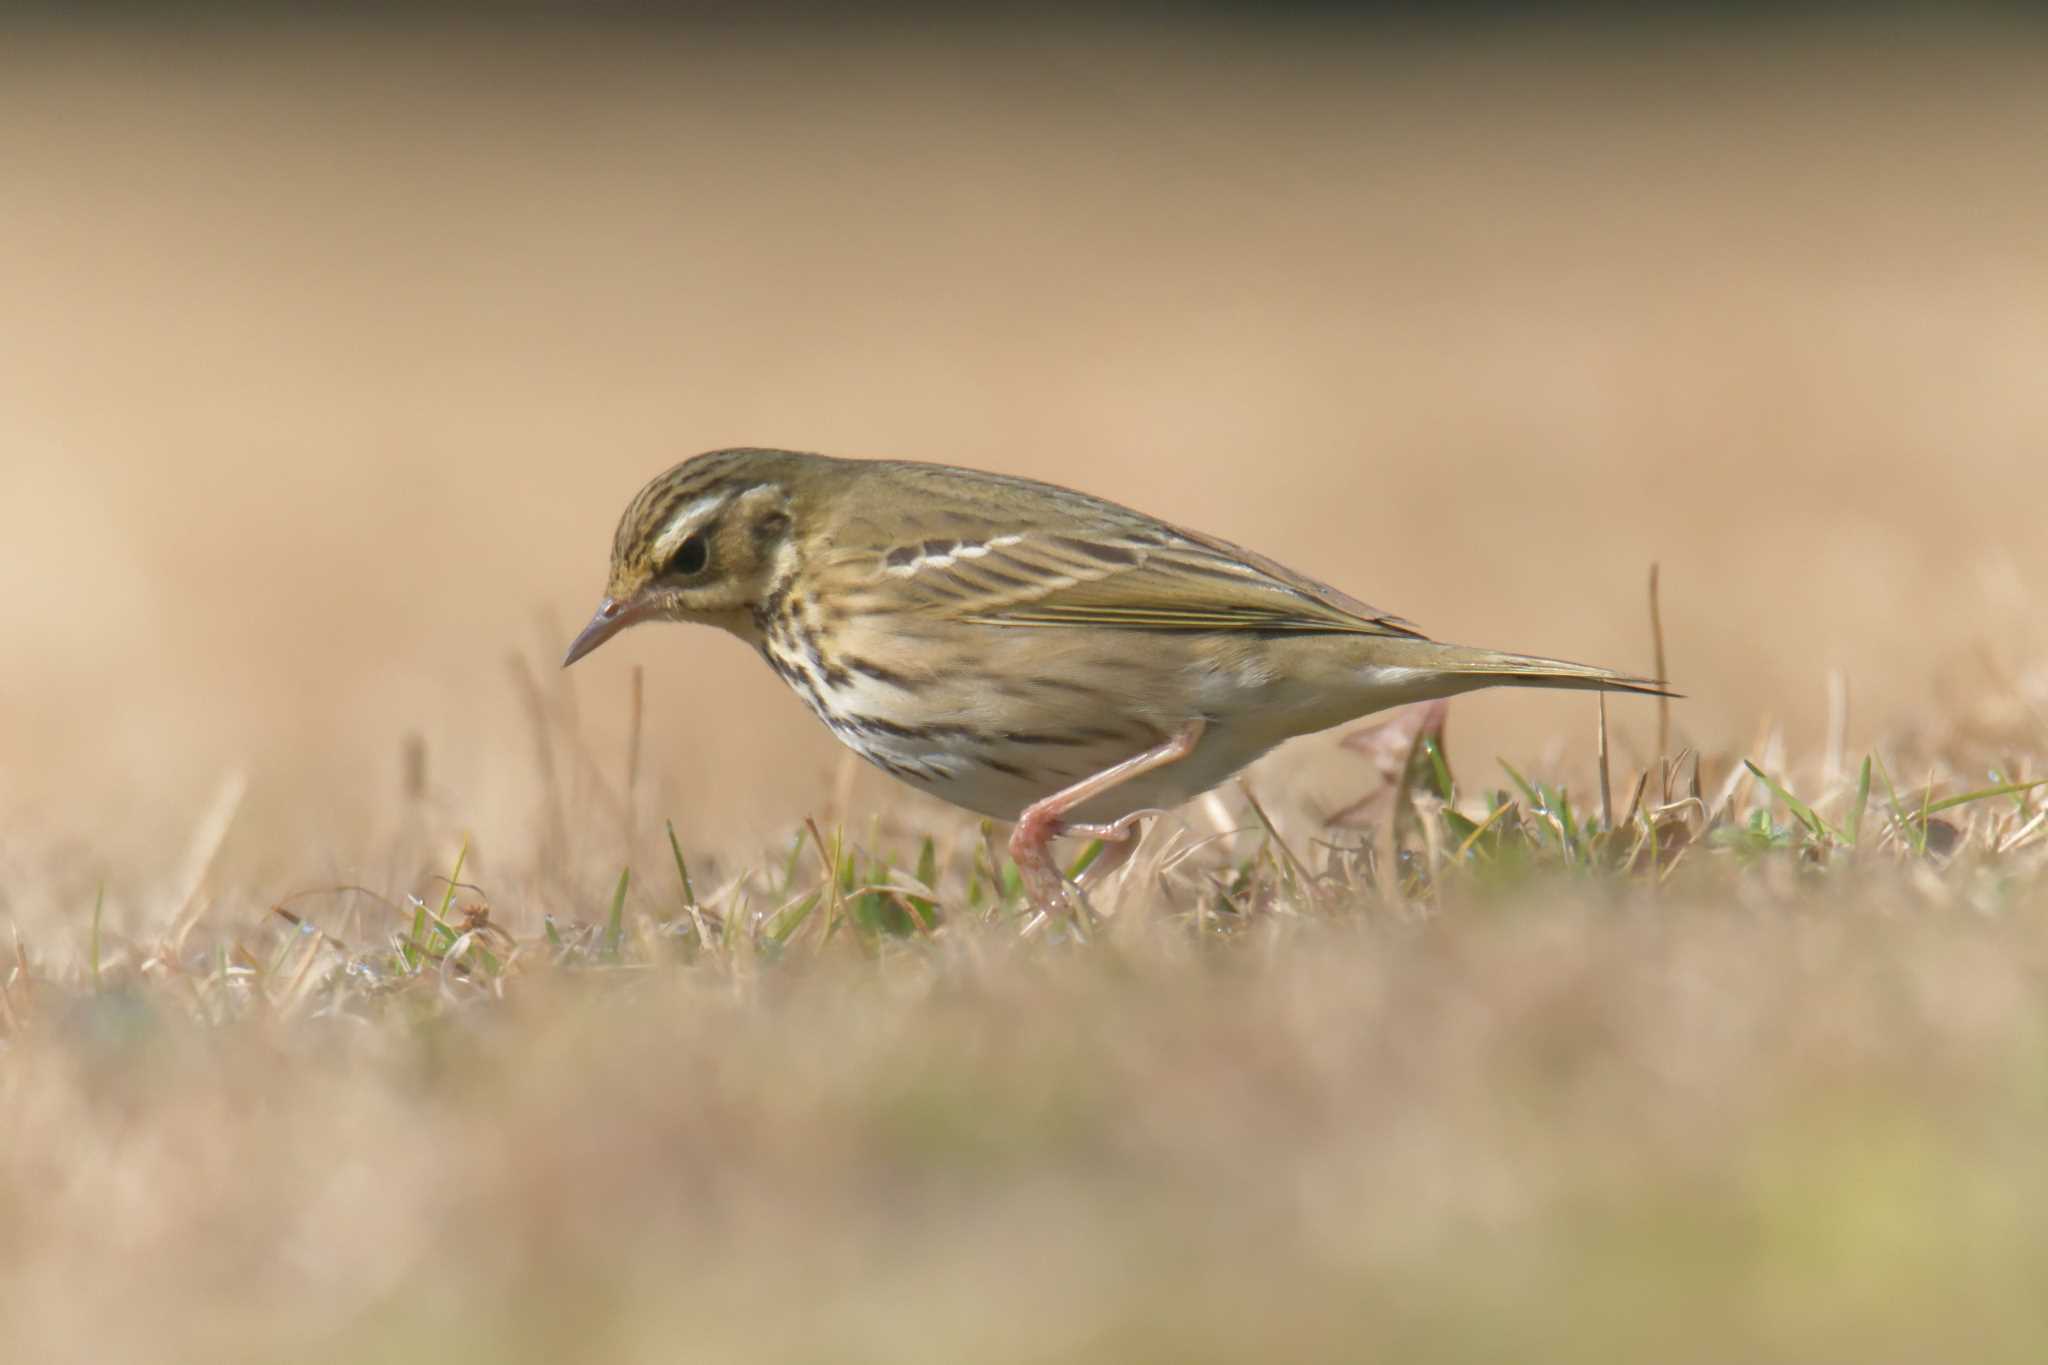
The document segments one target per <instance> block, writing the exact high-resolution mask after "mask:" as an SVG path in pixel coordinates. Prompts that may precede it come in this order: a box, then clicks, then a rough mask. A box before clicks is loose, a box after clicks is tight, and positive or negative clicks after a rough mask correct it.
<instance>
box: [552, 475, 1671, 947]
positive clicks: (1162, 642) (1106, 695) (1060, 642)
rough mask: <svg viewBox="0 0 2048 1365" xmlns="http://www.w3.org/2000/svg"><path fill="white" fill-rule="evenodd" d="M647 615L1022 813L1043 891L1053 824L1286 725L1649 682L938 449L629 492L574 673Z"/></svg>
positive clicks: (1034, 874) (1217, 778)
mask: <svg viewBox="0 0 2048 1365" xmlns="http://www.w3.org/2000/svg"><path fill="white" fill-rule="evenodd" d="M641 621H698V622H703V623H705V624H708V625H714V626H720V627H722V628H724V629H726V630H729V631H731V632H732V633H733V634H735V635H737V636H739V637H740V638H741V639H743V640H745V641H747V642H748V643H749V644H751V645H753V646H754V647H755V648H756V649H758V650H759V651H760V652H761V655H762V657H763V658H765V659H766V660H767V661H768V666H769V667H770V668H772V669H774V670H775V672H776V673H777V674H779V675H780V676H781V678H782V680H783V681H784V682H786V683H788V684H789V685H790V686H791V687H793V688H795V689H796V691H797V693H798V694H799V695H800V696H802V697H803V699H804V700H805V702H807V703H808V704H809V705H810V708H811V709H812V710H813V711H815V712H817V714H818V717H819V719H821V720H823V721H824V722H825V724H826V725H828V726H830V727H831V729H832V732H833V733H834V734H835V735H837V736H839V738H840V739H841V740H842V741H843V742H844V743H846V744H847V745H848V746H849V747H850V748H852V749H853V750H854V751H855V752H856V753H858V754H860V756H861V757H863V758H865V759H867V760H868V761H869V762H871V763H873V764H874V765H876V766H877V767H879V768H881V769H882V770H883V771H885V772H888V773H890V774H892V775H893V776H895V777H899V778H901V779H902V780H903V781H905V782H908V783H910V784H911V785H912V786H915V787H919V788H922V789H923V790H925V791H928V792H931V793H933V794H934V795H937V796H941V797H943V798H945V799H946V800H948V801H951V802H953V803H954V804H955V805H959V806H964V807H966V808H967V809H969V810H973V811H979V812H981V813H982V814H984V815H991V816H994V817H996V818H998V819H1001V820H1014V821H1015V822H1016V829H1015V832H1014V833H1013V834H1012V835H1011V837H1010V852H1011V855H1012V856H1013V857H1014V858H1015V859H1016V860H1017V866H1018V869H1019V871H1020V872H1021V873H1022V874H1023V876H1024V879H1025V884H1026V887H1027V888H1028V890H1029V891H1030V894H1031V897H1032V899H1033V901H1034V902H1035V903H1036V904H1038V905H1039V906H1040V907H1042V908H1052V907H1054V906H1056V905H1057V904H1058V903H1059V902H1060V900H1061V898H1062V894H1063V884H1062V879H1061V877H1060V873H1059V870H1058V868H1057V866H1056V865H1055V864H1054V862H1053V860H1052V856H1051V850H1050V845H1051V841H1052V840H1053V838H1054V837H1055V836H1057V835H1060V834H1069V833H1072V834H1088V835H1093V836H1096V837H1098V838H1102V839H1105V840H1109V841H1112V842H1110V843H1109V844H1108V845H1107V847H1106V848H1105V852H1104V856H1103V857H1101V858H1098V860H1097V864H1096V866H1097V869H1099V870H1103V871H1106V870H1107V869H1108V868H1109V867H1111V866H1113V865H1114V864H1115V863H1117V862H1121V861H1122V859H1123V857H1125V856H1128V852H1129V849H1130V848H1131V846H1132V845H1133V844H1134V843H1135V840H1134V839H1132V838H1131V837H1130V836H1131V833H1132V827H1133V823H1134V821H1135V820H1136V819H1137V818H1138V817H1139V816H1140V815H1143V814H1146V813H1149V812H1151V811H1154V810H1158V809H1162V808H1166V807H1171V806H1175V805H1178V804H1180V803H1181V802H1182V801H1185V800H1187V799H1188V798H1189V797H1192V796H1195V795H1197V794H1198V793H1200V792H1204V791H1207V790H1208V789H1209V788H1210V787H1213V786H1215V785H1216V784H1217V783H1218V782H1221V781H1223V780H1224V779H1225V778H1227V777H1229V776H1230V775H1231V774H1232V773H1234V772H1236V771H1238V770H1239V769H1240V768H1242V767H1244V766H1245V765H1246V764H1247V763H1250V762H1251V761H1252V760H1253V759H1255V758H1257V757H1258V756H1259V755H1261V754H1263V753H1265V752H1266V751H1267V750H1268V749H1270V748H1272V747H1273V746H1274V745H1276V744H1278V743H1280V741H1282V740H1284V739H1289V738H1292V737H1293V736H1296V735H1305V734H1309V733H1311V732H1312V731H1316V730H1322V729H1326V728H1328V727H1330V726H1332V725H1337V724H1341V723H1342V722H1344V721H1348V720H1353V719H1356V718H1357V717H1359V716H1363V715H1366V714H1368V713H1369V712H1373V711H1378V710H1381V709H1383V708H1385V707H1389V706H1397V705H1400V704H1402V703H1404V702H1414V701H1424V700H1428V699H1430V698H1434V697H1443V696H1449V695H1451V694H1453V693H1458V692H1469V691H1472V690H1474V689H1476V688H1481V687H1494V686H1499V685H1510V686H1519V687H1560V688H1581V689H1594V690H1605V691H1615V692H1640V693H1648V694H1652V695H1655V694H1658V693H1659V692H1661V691H1662V687H1661V684H1660V683H1658V682H1656V681H1653V680H1651V679H1647V678H1638V677H1631V676H1628V675H1626V674H1622V673H1617V672H1615V671H1613V670H1612V669H1606V668H1594V667H1591V666H1589V665H1585V664H1573V663H1564V662H1562V661H1560V660H1557V659H1541V658H1531V657H1528V656H1526V655H1520V654H1503V653H1500V652H1498V651H1495V650H1490V649H1472V648H1468V647H1466V646H1463V645H1447V644H1439V643H1437V642H1436V641H1433V640H1430V639H1427V638H1426V637H1424V636H1423V635H1422V634H1421V633H1419V632H1418V631H1417V630H1416V629H1415V628H1414V627H1413V626H1411V625H1409V624H1408V623H1407V622H1406V621H1403V620H1401V619H1399V618H1398V617H1394V616H1389V615H1387V614H1386V613H1385V612H1382V611H1379V610H1377V609H1376V608H1373V607H1369V606H1367V605H1365V603H1363V602H1360V601H1358V600H1357V599H1355V598H1352V597H1347V596H1345V595H1344V594H1343V593H1340V592H1338V591H1337V590H1336V589H1334V588H1330V587H1327V586H1325V585H1324V584H1321V583H1318V582H1316V581H1315V580H1313V579H1310V578H1306V577H1304V576H1302V575H1301V574H1298V573H1295V572H1294V571H1293V570H1291V569H1288V568H1285V567H1283V566H1281V565H1279V564H1276V563H1274V562H1273V561H1272V560H1270V559H1267V558H1265V557H1264V556H1262V555H1257V554H1254V553H1252V552H1251V551H1249V550H1245V549H1241V548H1239V547H1238V546H1236V545H1232V544H1231V543H1229V542H1228V541H1224V540H1219V539H1217V538H1216V537H1214V536H1208V535H1203V534H1201V533H1200V532H1197V531H1189V530H1185V529H1183V528H1181V527H1177V526H1171V525H1168V524H1167V523H1165V522H1163V521H1159V520H1157V519H1155V518H1153V517H1148V516H1146V515H1145V514H1144V513H1142V512H1136V511H1133V510H1131V509H1130V508H1128V507H1121V506H1119V505H1117V504H1116V503H1113V502H1108V501H1105V500H1104V499H1101V498H1096V497H1091V496H1089V495H1088V494H1086V493H1077V492H1075V491H1073V490H1072V489H1068V488H1060V487H1057V486H1055V485H1052V484H1046V483H1037V482H1034V481H1032V480H1029V479H1019V478H1010V477H1007V476H1005V475H1000V474H985V473H981V472H979V471H977V470H971V469H955V468H951V467H948V466H944V465H929V464H912V463H908V462H902V461H882V460H876V461H869V460H839V459H832V458H829V457H826V456H822V455H804V454H797V453H795V452H793V451H786V450H757V449H739V450H717V451H712V452H709V453H708V454H704V455H699V456H697V457H696V458H694V459H690V460H685V461H684V462H683V463H681V464H679V465H677V466H676V467H675V468H673V469H671V470H669V471H668V472H667V473H665V474H663V475H661V476H660V477H659V478H657V479H655V480H654V481H653V482H652V483H649V484H648V485H647V486H646V487H645V488H643V489H641V490H640V492H639V494H638V495H637V496H636V497H634V499H633V501H632V502H631V503H630V504H629V505H628V506H627V508H626V512H625V515H624V516H623V517H621V518H620V520H619V527H618V532H617V534H616V535H615V536H614V537H613V540H612V562H611V576H610V579H609V581H608V583H607V585H606V588H605V597H604V601H603V602H602V603H601V604H600V605H599V607H598V609H597V614H596V615H595V616H593V617H592V618H591V621H590V624H589V625H588V626H586V627H584V629H583V632H582V633H581V634H580V635H578V636H577V637H576V640H575V643H574V644H572V645H571V646H570V647H569V654H568V657H567V658H566V659H565V660H564V661H563V663H564V665H565V666H566V665H567V664H572V663H574V662H576V660H578V659H580V658H582V657H583V656H584V655H586V654H588V653H589V652H590V651H592V650H593V649H596V648H597V647H598V646H599V645H601V644H603V643H604V642H605V641H606V640H609V639H610V638H611V637H612V636H614V635H616V634H618V633H619V632H620V631H622V630H624V629H625V628H626V627H628V626H631V625H635V624H637V623H639V622H641Z"/></svg>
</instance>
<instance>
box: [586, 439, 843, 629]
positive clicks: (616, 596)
mask: <svg viewBox="0 0 2048 1365" xmlns="http://www.w3.org/2000/svg"><path fill="white" fill-rule="evenodd" d="M814 461H815V462H819V463H823V461H822V459H821V457H818V456H809V455H797V454H793V453H791V452H789V451H780V450H751V449H748V450H714V451H711V452H709V453H707V454H704V455H698V456H696V457H694V458H692V459H688V460H685V461H683V463H681V464H679V465H677V466H676V467H675V468H673V469H671V470H669V471H668V472H667V473H665V474H662V475H661V476H659V477H658V478H656V479H654V480H653V481H652V482H651V483H649V484H648V485H647V486H646V487H645V488H642V489H641V490H640V492H639V493H638V494H636V495H635V496H634V498H633V501H632V502H630V503H628V504H627V506H626V511H625V515H624V516H622V517H620V518H619V529H618V531H617V533H616V534H615V535H614V536H613V537H612V563H611V573H610V576H609V577H608V578H607V580H606V582H605V590H604V600H603V601H602V602H600V603H599V604H598V607H597V613H596V614H595V615H594V616H592V617H591V618H590V624H589V625H587V626H585V627H584V628H583V630H582V632H581V633H580V634H578V635H577V637H576V639H575V641H574V642H573V643H571V644H570V646H569V653H568V656H567V657H566V658H564V659H563V660H562V666H563V667H564V668H566V667H568V666H569V665H570V664H573V663H575V662H576V661H577V660H578V659H580V658H582V657H583V656H584V655H586V654H588V653H590V652H591V651H592V650H594V649H596V648H597V647H598V646H599V645H601V644H603V643H604V642H605V641H606V640H609V639H611V638H612V636H614V635H617V634H618V633H619V632H620V631H622V630H624V629H626V628H627V627H628V626H633V625H638V624H639V623H640V622H642V621H695V622H701V623H704V624H708V625H716V626H723V627H725V628H726V629H728V630H733V631H736V632H739V633H741V634H745V633H747V632H748V630H749V628H750V625H751V622H752V619H753V612H754V609H755V608H756V607H757V606H758V605H759V604H761V603H763V602H765V601H767V600H768V598H769V596H770V594H771V593H772V592H773V590H774V587H775V584H776V583H777V582H778V581H779V580H780V579H781V578H782V577H784V576H785V575H786V574H788V573H789V572H790V570H791V568H792V567H793V566H792V563H791V555H792V549H793V543H792V538H791V533H792V531H793V529H794V527H795V519H796V505H797V499H798V493H799V488H800V485H801V483H802V480H803V476H804V473H805V471H806V469H807V468H808V466H809V465H810V463H811V462H814Z"/></svg>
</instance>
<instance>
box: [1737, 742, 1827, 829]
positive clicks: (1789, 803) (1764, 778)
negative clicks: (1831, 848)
mask: <svg viewBox="0 0 2048 1365" xmlns="http://www.w3.org/2000/svg"><path fill="white" fill-rule="evenodd" d="M1742 766H1743V767H1745V768H1747V769H1749V771H1750V773H1751V774H1752V775H1753V776H1754V777H1755V778H1756V780H1757V781H1759V782H1761V783H1763V784H1764V785H1765V786H1766V787H1768V788H1770V790H1771V795H1773V796H1775V797H1777V798H1778V799H1779V800H1780V801H1782V802H1784V803H1785V809H1786V810H1789V811H1791V812H1792V814H1793V816H1794V817H1795V818H1797V819H1798V821H1799V823H1800V824H1802V825H1804V826H1806V828H1807V829H1808V831H1810V832H1811V833H1812V834H1813V836H1814V838H1816V839H1831V840H1833V841H1834V842H1835V843H1838V844H1841V843H1850V842H1853V841H1851V840H1848V839H1845V838H1843V837H1842V832H1841V831H1840V830H1838V829H1836V828H1835V827H1834V826H1833V825H1831V824H1829V823H1828V822H1827V821H1825V820H1823V819H1821V817H1820V815H1819V814H1818V813H1817V812H1815V810H1814V809H1813V807H1812V806H1809V805H1807V804H1806V803H1805V802H1804V801H1801V800H1800V799H1799V798H1798V797H1796V796H1794V795H1793V794H1792V793H1791V792H1789V791H1787V790H1786V789H1785V788H1784V786H1783V785H1782V784H1780V783H1779V782H1778V781H1777V780H1776V779H1775V778H1773V777H1772V776H1771V775H1770V774H1769V773H1767V772H1765V771H1764V770H1763V769H1762V768H1759V767H1757V766H1756V764H1754V763H1752V762H1750V761H1749V760H1748V759H1746V758H1745V759H1743V760H1742Z"/></svg>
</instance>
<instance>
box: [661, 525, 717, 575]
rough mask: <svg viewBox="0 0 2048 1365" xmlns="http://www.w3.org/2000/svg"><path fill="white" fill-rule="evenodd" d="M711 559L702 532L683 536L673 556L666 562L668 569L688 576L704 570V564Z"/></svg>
mask: <svg viewBox="0 0 2048 1365" xmlns="http://www.w3.org/2000/svg"><path fill="white" fill-rule="evenodd" d="M710 559H711V550H710V547H709V546H707V545H705V543H704V536H703V533H702V532H698V533H697V534H695V535H691V536H687V537H685V538H684V540H683V543H682V544H681V545H678V546H677V547H676V552H675V556H674V558H672V559H670V560H669V562H668V571H669V572H670V573H673V574H682V575H684V576H685V577H688V576H689V575H691V574H699V573H702V572H704V565H705V564H706V563H707V562H709V561H710Z"/></svg>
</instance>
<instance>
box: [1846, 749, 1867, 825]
mask: <svg viewBox="0 0 2048 1365" xmlns="http://www.w3.org/2000/svg"><path fill="white" fill-rule="evenodd" d="M1869 805H1870V755H1869V754H1865V755H1864V756H1863V770H1862V771H1861V772H1859V773H1857V774H1856V800H1855V801H1854V802H1853V803H1852V804H1851V805H1850V807H1849V818H1848V820H1846V821H1845V822H1844V823H1843V826H1842V833H1843V834H1844V835H1846V836H1847V841H1848V844H1849V846H1850V847H1851V848H1854V847H1855V846H1856V845H1857V844H1858V843H1859V842H1860V841H1861V840H1862V838H1863V812H1864V810H1865V809H1866V808H1867V807H1868V806H1869Z"/></svg>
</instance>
